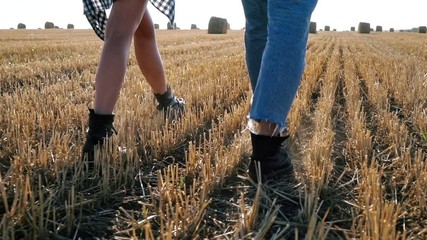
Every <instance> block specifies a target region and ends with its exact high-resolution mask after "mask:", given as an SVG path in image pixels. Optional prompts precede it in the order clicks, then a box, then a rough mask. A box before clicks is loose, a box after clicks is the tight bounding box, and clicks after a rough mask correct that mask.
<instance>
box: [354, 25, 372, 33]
mask: <svg viewBox="0 0 427 240" xmlns="http://www.w3.org/2000/svg"><path fill="white" fill-rule="evenodd" d="M357 31H358V32H359V33H370V32H371V24H369V23H367V22H360V23H359V28H358V30H357Z"/></svg>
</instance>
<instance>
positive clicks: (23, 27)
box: [18, 23, 27, 29]
mask: <svg viewBox="0 0 427 240" xmlns="http://www.w3.org/2000/svg"><path fill="white" fill-rule="evenodd" d="M26 28H27V26H25V24H23V23H18V29H26Z"/></svg>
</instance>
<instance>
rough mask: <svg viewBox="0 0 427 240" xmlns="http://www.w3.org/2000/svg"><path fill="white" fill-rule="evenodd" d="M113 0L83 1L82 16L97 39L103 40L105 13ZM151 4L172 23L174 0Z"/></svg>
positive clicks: (154, 0) (163, 0) (156, 1)
mask: <svg viewBox="0 0 427 240" xmlns="http://www.w3.org/2000/svg"><path fill="white" fill-rule="evenodd" d="M113 1H114V0H83V6H84V12H83V13H84V15H86V18H87V20H88V21H89V23H90V25H91V26H92V28H93V30H94V31H95V33H96V35H98V37H99V38H101V39H102V40H104V33H105V27H106V26H107V20H108V16H107V13H106V12H105V10H106V9H109V8H110V7H111V5H113ZM150 2H151V4H153V6H154V7H155V8H157V9H158V10H159V11H160V12H162V13H163V14H164V15H166V17H168V18H169V21H170V22H171V23H172V25H173V22H174V18H175V0H150Z"/></svg>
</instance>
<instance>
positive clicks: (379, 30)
mask: <svg viewBox="0 0 427 240" xmlns="http://www.w3.org/2000/svg"><path fill="white" fill-rule="evenodd" d="M382 31H383V27H382V26H377V27H376V28H375V32H382Z"/></svg>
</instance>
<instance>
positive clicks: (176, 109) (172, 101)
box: [154, 86, 185, 120]
mask: <svg viewBox="0 0 427 240" xmlns="http://www.w3.org/2000/svg"><path fill="white" fill-rule="evenodd" d="M154 96H155V97H156V100H157V102H158V105H157V109H158V110H159V111H162V112H163V113H164V115H165V118H168V119H171V120H173V119H177V118H179V117H181V116H182V114H184V111H185V101H184V99H182V98H177V97H176V96H175V95H174V94H173V93H172V89H171V88H170V86H167V91H166V92H165V93H163V94H154Z"/></svg>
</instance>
